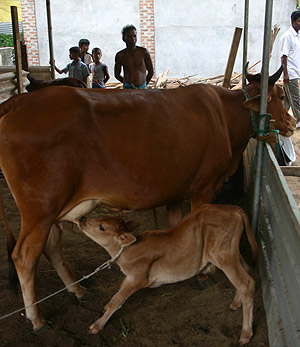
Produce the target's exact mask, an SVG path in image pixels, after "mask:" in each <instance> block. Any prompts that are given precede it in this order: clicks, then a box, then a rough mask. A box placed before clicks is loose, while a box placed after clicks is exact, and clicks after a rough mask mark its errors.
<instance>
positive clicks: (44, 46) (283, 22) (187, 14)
mask: <svg viewBox="0 0 300 347" xmlns="http://www.w3.org/2000/svg"><path fill="white" fill-rule="evenodd" d="M249 2H250V8H249V38H248V39H249V43H248V60H249V61H250V65H251V64H253V63H255V62H256V61H258V60H259V59H262V50H263V35H264V21H265V1H264V0H250V1H249ZM35 4H36V16H37V30H38V41H39V50H40V65H47V64H48V62H49V49H48V33H47V18H46V5H45V1H40V0H36V1H35ZM295 9H296V0H274V1H273V17H272V25H274V24H277V25H279V26H280V27H281V30H280V32H279V35H278V37H277V39H276V41H275V45H274V48H273V55H272V58H271V62H270V73H272V72H274V71H275V70H277V68H278V67H279V65H280V48H279V37H280V35H282V33H283V32H284V31H285V30H286V29H287V28H288V27H289V26H290V14H291V12H292V11H294V10H295ZM154 12H155V16H154V25H155V52H156V53H155V54H156V60H155V64H156V66H155V67H156V75H158V74H159V73H161V72H164V71H165V70H166V69H167V68H168V67H170V73H169V76H170V77H183V76H184V75H192V74H199V75H200V76H201V77H209V76H214V75H217V74H222V73H224V71H225V67H226V63H227V59H228V55H229V51H230V47H231V42H232V38H233V34H234V30H235V27H243V22H244V0H214V1H207V0H184V1H183V0H154ZM51 14H52V27H53V41H54V55H55V60H56V65H57V66H58V67H59V68H63V67H64V66H65V65H66V64H67V63H68V62H69V57H68V50H69V48H70V47H71V46H74V45H77V44H78V41H79V39H80V38H88V39H89V40H90V42H91V45H90V51H91V50H92V48H93V47H95V46H98V47H100V48H101V49H102V51H103V58H102V60H103V62H105V63H106V64H107V65H108V67H109V72H110V75H111V77H113V68H114V57H115V54H116V52H118V51H119V50H121V49H123V48H124V47H125V44H124V42H123V41H122V37H121V29H122V27H123V26H124V25H126V24H134V25H135V26H136V28H137V30H138V44H140V43H139V34H140V27H139V19H140V16H139V0H106V1H97V2H95V1H92V0H65V1H63V2H62V1H59V0H51ZM242 47H243V35H242V38H241V42H240V46H239V50H238V56H237V60H236V64H235V66H234V71H236V72H240V71H241V65H242V51H243V49H242ZM260 68H261V65H258V66H257V67H256V69H257V71H259V70H260Z"/></svg>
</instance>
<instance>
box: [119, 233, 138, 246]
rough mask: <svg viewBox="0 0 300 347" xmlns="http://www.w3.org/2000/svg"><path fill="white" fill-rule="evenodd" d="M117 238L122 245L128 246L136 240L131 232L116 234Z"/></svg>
mask: <svg viewBox="0 0 300 347" xmlns="http://www.w3.org/2000/svg"><path fill="white" fill-rule="evenodd" d="M118 240H119V241H120V243H121V244H122V245H123V246H129V245H131V244H132V243H134V242H135V241H136V237H135V236H134V235H133V234H131V233H123V234H121V235H119V236H118Z"/></svg>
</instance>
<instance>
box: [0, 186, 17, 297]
mask: <svg viewBox="0 0 300 347" xmlns="http://www.w3.org/2000/svg"><path fill="white" fill-rule="evenodd" d="M0 219H1V220H2V223H3V225H4V229H5V232H6V238H7V254H8V263H9V275H8V278H9V283H10V287H11V289H12V290H13V291H14V292H15V293H17V292H18V283H19V279H18V274H17V271H16V268H15V264H14V262H13V261H12V258H11V254H12V251H13V249H14V247H15V244H16V239H15V237H14V235H13V233H12V232H11V230H10V228H9V226H8V223H7V220H6V218H5V215H4V209H3V201H2V194H1V187H0Z"/></svg>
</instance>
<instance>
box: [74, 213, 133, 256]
mask: <svg viewBox="0 0 300 347" xmlns="http://www.w3.org/2000/svg"><path fill="white" fill-rule="evenodd" d="M137 226H138V225H137V223H136V222H134V221H129V222H127V223H125V222H124V220H123V219H122V218H119V217H104V218H81V219H80V220H79V224H78V227H79V229H80V230H82V231H83V232H84V233H85V234H86V235H88V236H89V237H90V238H91V239H92V240H94V241H95V242H96V243H98V244H99V245H100V246H102V247H104V248H105V249H106V250H109V249H111V248H120V247H121V246H129V245H131V244H132V243H134V242H135V241H136V237H135V236H134V235H133V234H132V233H131V231H133V230H134V229H136V228H137Z"/></svg>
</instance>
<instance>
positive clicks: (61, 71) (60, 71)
mask: <svg viewBox="0 0 300 347" xmlns="http://www.w3.org/2000/svg"><path fill="white" fill-rule="evenodd" d="M54 68H55V71H57V72H58V73H59V74H60V75H61V74H62V73H64V71H63V70H60V69H59V68H58V67H56V65H54Z"/></svg>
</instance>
